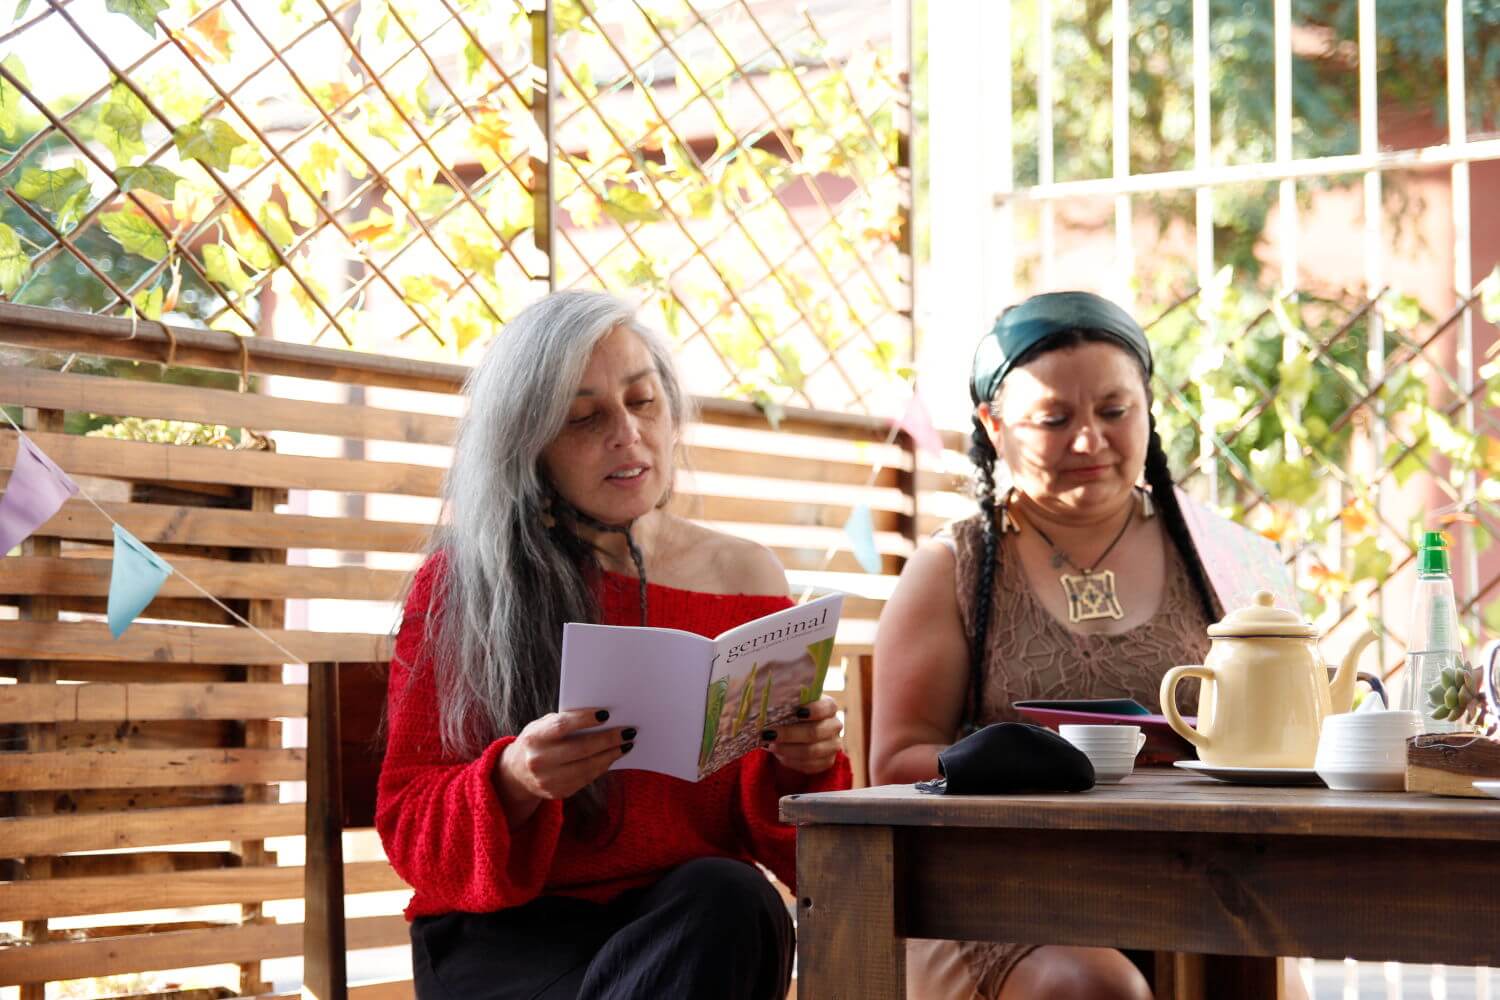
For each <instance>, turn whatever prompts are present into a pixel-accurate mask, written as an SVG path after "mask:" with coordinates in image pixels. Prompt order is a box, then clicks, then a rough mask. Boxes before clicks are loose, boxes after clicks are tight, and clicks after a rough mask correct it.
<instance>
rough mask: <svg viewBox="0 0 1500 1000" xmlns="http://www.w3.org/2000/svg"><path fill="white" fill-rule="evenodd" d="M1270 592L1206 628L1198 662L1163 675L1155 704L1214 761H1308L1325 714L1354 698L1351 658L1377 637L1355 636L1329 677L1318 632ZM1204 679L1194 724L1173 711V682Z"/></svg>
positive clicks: (1222, 763)
mask: <svg viewBox="0 0 1500 1000" xmlns="http://www.w3.org/2000/svg"><path fill="white" fill-rule="evenodd" d="M1274 601H1275V597H1274V596H1273V595H1272V594H1271V593H1270V591H1265V590H1262V591H1260V592H1258V593H1257V594H1256V595H1255V603H1254V604H1252V605H1251V606H1249V607H1247V608H1240V609H1239V610H1237V611H1234V612H1231V613H1230V614H1228V615H1225V616H1224V620H1223V621H1221V622H1219V623H1218V624H1216V625H1210V626H1209V627H1208V635H1209V638H1210V639H1212V640H1213V643H1212V645H1211V646H1210V647H1209V650H1208V656H1207V657H1206V658H1205V659H1204V662H1203V665H1202V666H1198V665H1196V664H1194V665H1192V666H1185V667H1173V668H1172V669H1171V670H1168V671H1167V674H1166V676H1165V677H1163V678H1162V679H1161V710H1162V714H1163V715H1165V716H1166V717H1167V722H1168V723H1169V724H1170V725H1171V727H1172V728H1173V729H1174V730H1176V731H1177V733H1179V734H1180V735H1181V736H1182V737H1183V739H1186V740H1187V741H1188V742H1190V743H1192V744H1193V745H1194V746H1196V747H1197V748H1198V757H1199V758H1200V759H1201V760H1203V761H1204V762H1205V763H1208V764H1214V765H1217V766H1220V767H1259V768H1269V767H1278V768H1281V767H1312V766H1313V758H1314V757H1316V756H1317V753H1318V734H1319V733H1320V732H1321V731H1322V728H1323V719H1324V718H1325V717H1326V716H1328V715H1332V714H1336V713H1339V712H1347V711H1349V708H1350V706H1351V705H1352V704H1353V702H1354V681H1355V675H1356V670H1355V666H1354V664H1355V661H1356V660H1357V659H1358V658H1359V654H1360V653H1361V652H1363V651H1364V648H1365V647H1366V646H1368V645H1369V644H1370V643H1371V642H1373V641H1374V639H1375V634H1374V633H1373V632H1366V633H1365V634H1364V635H1362V636H1360V637H1359V639H1357V640H1356V641H1355V643H1354V645H1353V646H1351V647H1350V648H1349V652H1348V653H1347V654H1346V655H1345V656H1344V660H1343V662H1342V663H1341V664H1339V668H1338V671H1337V672H1336V673H1334V675H1333V678H1332V680H1330V679H1329V676H1328V673H1329V671H1328V668H1327V667H1325V666H1324V665H1323V658H1322V657H1321V656H1320V655H1319V654H1318V650H1317V640H1318V633H1317V631H1316V630H1315V629H1314V628H1313V627H1312V626H1311V625H1308V624H1306V623H1305V622H1303V621H1302V619H1301V618H1300V617H1298V616H1297V615H1295V614H1293V613H1292V612H1290V611H1286V610H1283V609H1281V608H1278V607H1276V606H1275V604H1274ZM1184 677H1197V678H1200V679H1201V680H1202V681H1203V690H1202V693H1201V694H1200V695H1199V698H1198V727H1197V728H1196V729H1194V728H1193V727H1192V726H1189V725H1188V724H1187V723H1186V722H1184V721H1183V718H1182V716H1181V714H1179V713H1178V711H1177V698H1176V687H1177V682H1178V681H1180V680H1181V679H1182V678H1184Z"/></svg>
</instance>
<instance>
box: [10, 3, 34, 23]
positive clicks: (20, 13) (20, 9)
mask: <svg viewBox="0 0 1500 1000" xmlns="http://www.w3.org/2000/svg"><path fill="white" fill-rule="evenodd" d="M30 6H31V0H21V2H20V3H18V4H16V13H15V16H14V17H12V18H11V19H10V23H11V24H15V23H16V22H17V21H19V20H20V19H21V18H23V17H25V16H26V9H27V8H28V7H30Z"/></svg>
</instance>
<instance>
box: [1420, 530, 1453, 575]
mask: <svg viewBox="0 0 1500 1000" xmlns="http://www.w3.org/2000/svg"><path fill="white" fill-rule="evenodd" d="M1420 566H1421V569H1420V570H1419V572H1420V573H1421V575H1423V576H1447V575H1448V536H1446V535H1444V534H1443V533H1442V532H1441V531H1424V532H1423V533H1422V561H1421V563H1420Z"/></svg>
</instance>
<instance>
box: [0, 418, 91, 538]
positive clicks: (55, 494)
mask: <svg viewBox="0 0 1500 1000" xmlns="http://www.w3.org/2000/svg"><path fill="white" fill-rule="evenodd" d="M77 492H78V484H77V483H75V482H73V480H71V479H69V478H68V474H67V473H66V472H64V471H63V470H61V469H59V468H58V467H57V464H56V463H55V462H53V461H52V459H50V458H48V457H47V456H46V455H44V454H43V453H42V449H40V448H38V447H37V446H36V445H34V444H32V443H31V439H30V438H29V437H27V436H26V435H24V434H22V435H20V436H19V437H18V438H17V439H16V465H15V468H13V469H11V471H10V482H9V483H7V484H6V487H5V495H4V496H0V556H4V555H5V554H6V553H7V552H9V551H10V550H11V549H13V548H15V547H16V546H17V545H19V544H21V542H22V540H23V539H25V538H27V537H28V536H30V534H31V533H32V532H33V531H35V530H36V529H38V528H40V527H41V526H42V525H44V524H46V523H47V519H48V518H50V517H51V516H52V515H53V514H56V513H57V510H58V508H59V507H61V506H62V505H63V501H64V500H66V499H68V497H70V496H72V495H73V494H75V493H77Z"/></svg>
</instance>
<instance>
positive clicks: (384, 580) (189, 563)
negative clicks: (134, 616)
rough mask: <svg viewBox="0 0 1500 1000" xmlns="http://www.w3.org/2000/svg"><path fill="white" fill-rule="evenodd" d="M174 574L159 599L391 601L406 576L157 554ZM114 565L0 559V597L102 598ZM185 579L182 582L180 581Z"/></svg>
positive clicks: (102, 561) (95, 560)
mask: <svg viewBox="0 0 1500 1000" xmlns="http://www.w3.org/2000/svg"><path fill="white" fill-rule="evenodd" d="M158 555H160V556H161V557H162V558H163V559H165V560H166V561H167V562H168V563H170V564H171V566H172V568H173V569H175V570H177V573H174V574H173V575H172V576H169V577H167V579H166V581H165V582H164V583H163V584H162V586H161V589H160V590H159V591H157V593H158V594H160V595H161V596H162V597H168V598H170V597H188V598H192V597H202V591H200V590H198V589H197V588H196V587H194V586H192V584H190V583H188V580H192V581H193V582H194V583H196V584H198V586H200V587H202V588H203V589H204V590H207V591H208V592H209V593H210V594H213V595H214V596H215V597H217V598H219V599H220V600H229V599H231V598H263V599H273V600H283V599H292V598H309V599H311V598H322V599H325V600H347V601H393V600H395V599H396V597H397V596H399V595H400V593H401V591H402V588H403V587H404V586H405V585H406V581H407V579H408V577H409V575H410V574H408V573H405V572H402V571H399V570H389V569H370V568H368V567H365V566H289V565H286V564H285V563H245V562H229V561H227V560H223V559H195V558H192V557H191V556H174V555H170V554H167V553H161V552H158ZM113 565H114V561H113V559H111V558H109V557H102V558H88V559H77V558H63V559H47V558H43V557H39V556H14V557H12V558H10V559H3V560H0V594H46V595H53V596H88V597H106V596H108V595H109V586H110V573H111V572H112V570H113ZM184 576H185V577H186V579H184Z"/></svg>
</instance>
